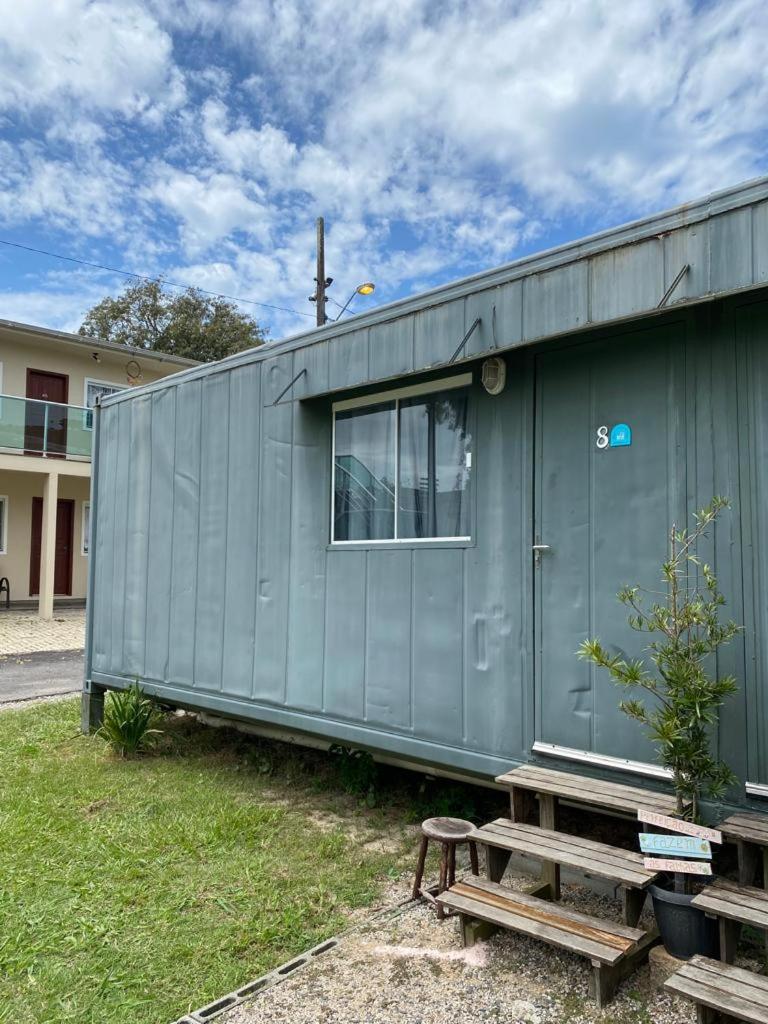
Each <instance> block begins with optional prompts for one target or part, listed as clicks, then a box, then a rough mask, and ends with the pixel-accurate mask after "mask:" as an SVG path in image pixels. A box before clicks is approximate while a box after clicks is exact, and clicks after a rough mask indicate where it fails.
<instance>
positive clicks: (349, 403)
mask: <svg viewBox="0 0 768 1024" xmlns="http://www.w3.org/2000/svg"><path fill="white" fill-rule="evenodd" d="M471 383H472V374H471V373H459V374H455V375H454V376H453V377H442V378H441V379H440V380H430V381H428V382H427V383H426V384H411V385H410V386H409V387H405V388H391V389H390V390H389V391H377V392H376V394H374V395H363V396H362V397H361V398H345V399H344V401H343V402H334V403H333V411H334V412H343V411H344V410H345V409H361V408H363V407H364V406H366V405H378V404H379V403H380V402H394V401H395V400H396V399H398V398H414V397H415V396H416V395H428V394H430V393H431V392H432V391H450V390H451V388H465V387H467V386H468V385H469V384H471Z"/></svg>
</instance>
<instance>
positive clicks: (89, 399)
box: [85, 380, 125, 429]
mask: <svg viewBox="0 0 768 1024" xmlns="http://www.w3.org/2000/svg"><path fill="white" fill-rule="evenodd" d="M118 391H125V388H124V387H122V386H121V385H120V384H101V383H100V382H99V381H96V380H89V381H86V384H85V405H86V408H87V409H92V408H93V407H94V405H95V404H96V399H97V398H106V397H107V395H114V394H115V393H116V392H118ZM85 426H86V427H87V428H88V429H90V428H91V427H92V426H93V413H92V412H87V413H85Z"/></svg>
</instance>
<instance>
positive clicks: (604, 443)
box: [597, 427, 608, 448]
mask: <svg viewBox="0 0 768 1024" xmlns="http://www.w3.org/2000/svg"><path fill="white" fill-rule="evenodd" d="M597 447H598V448H607V447H608V427H598V428H597Z"/></svg>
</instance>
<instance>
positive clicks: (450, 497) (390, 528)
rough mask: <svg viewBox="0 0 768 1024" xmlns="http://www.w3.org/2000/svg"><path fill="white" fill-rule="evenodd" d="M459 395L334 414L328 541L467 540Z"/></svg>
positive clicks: (467, 445) (463, 412)
mask: <svg viewBox="0 0 768 1024" xmlns="http://www.w3.org/2000/svg"><path fill="white" fill-rule="evenodd" d="M468 406H469V390H468V388H465V387H457V388H451V389H449V390H445V391H434V392H429V393H427V394H422V395H418V396H416V397H409V398H399V397H398V398H397V399H395V400H393V401H389V402H379V403H377V404H373V405H369V406H361V407H355V408H352V409H345V410H343V411H341V410H340V411H338V412H336V414H335V428H334V429H335V448H334V475H335V486H334V503H333V532H332V540H333V541H342V542H343V541H383V540H422V539H423V540H427V539H429V538H435V537H438V538H440V537H446V538H448V537H461V538H468V537H469V536H470V534H471V523H470V501H469V493H470V472H471V458H472V455H471V442H472V438H471V436H470V432H469V426H468V421H467V412H468Z"/></svg>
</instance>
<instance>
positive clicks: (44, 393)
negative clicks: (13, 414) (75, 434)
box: [24, 370, 69, 457]
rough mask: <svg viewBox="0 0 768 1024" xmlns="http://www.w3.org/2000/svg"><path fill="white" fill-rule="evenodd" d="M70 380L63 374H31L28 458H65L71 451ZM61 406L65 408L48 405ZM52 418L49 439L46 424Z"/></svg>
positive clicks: (28, 373)
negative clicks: (67, 407) (44, 456)
mask: <svg viewBox="0 0 768 1024" xmlns="http://www.w3.org/2000/svg"><path fill="white" fill-rule="evenodd" d="M68 397H69V378H68V377H67V376H65V375H64V374H63V373H47V372H46V371H45V370H27V398H28V399H36V401H28V402H27V407H26V418H25V429H24V450H25V452H26V453H27V454H34V455H41V454H42V453H43V452H44V451H45V452H47V453H48V454H49V455H54V456H60V457H61V456H64V455H65V454H66V451H67V409H66V404H67V400H68ZM44 402H57V403H59V405H60V406H61V408H58V407H57V406H56V405H48V406H46V405H44V404H43V403H44ZM46 411H47V417H48V431H47V435H46V430H45V420H46Z"/></svg>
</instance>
